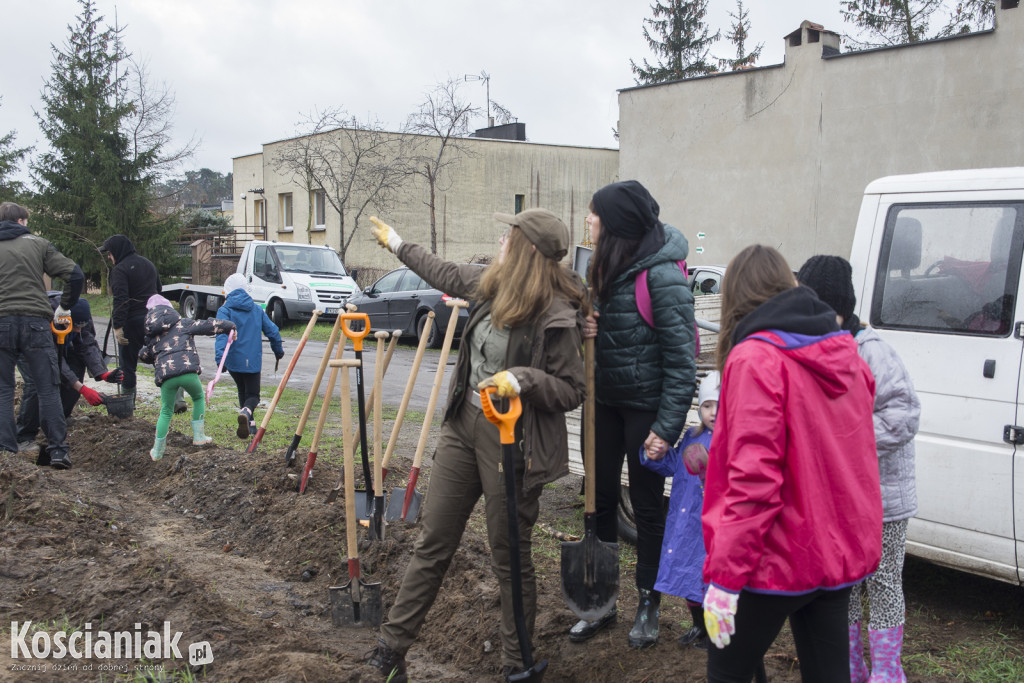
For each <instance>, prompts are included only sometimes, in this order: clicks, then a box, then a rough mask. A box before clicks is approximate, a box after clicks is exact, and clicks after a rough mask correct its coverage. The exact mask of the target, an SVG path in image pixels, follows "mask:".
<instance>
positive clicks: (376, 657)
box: [366, 638, 409, 683]
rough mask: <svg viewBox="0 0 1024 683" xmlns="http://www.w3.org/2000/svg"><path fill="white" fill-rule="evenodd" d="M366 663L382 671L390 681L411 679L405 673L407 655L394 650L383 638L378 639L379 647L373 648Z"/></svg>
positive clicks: (400, 681) (394, 682) (398, 681)
mask: <svg viewBox="0 0 1024 683" xmlns="http://www.w3.org/2000/svg"><path fill="white" fill-rule="evenodd" d="M366 663H367V664H369V665H370V666H372V667H373V668H374V669H377V670H378V671H380V673H381V675H382V676H384V678H385V679H386V680H387V682H388V683H406V681H408V680H409V677H408V676H406V675H405V656H404V655H400V654H398V653H397V652H395V651H394V650H392V649H391V646H389V645H388V644H387V643H386V642H384V639H383V638H379V639H378V640H377V647H375V648H373V651H372V652H371V653H370V658H369V660H368V661H367V662H366Z"/></svg>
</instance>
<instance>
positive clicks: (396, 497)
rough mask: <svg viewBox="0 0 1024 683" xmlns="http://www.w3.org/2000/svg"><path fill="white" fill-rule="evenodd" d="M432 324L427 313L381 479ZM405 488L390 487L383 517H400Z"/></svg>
mask: <svg viewBox="0 0 1024 683" xmlns="http://www.w3.org/2000/svg"><path fill="white" fill-rule="evenodd" d="M433 325H434V312H433V311H430V312H429V313H427V322H426V323H425V324H424V325H423V331H422V333H421V334H420V343H419V346H417V347H416V357H415V358H413V361H412V370H411V371H410V372H409V379H408V380H407V381H406V383H405V393H404V394H402V402H401V403H400V404H399V406H398V414H397V415H395V424H394V425H393V426H392V427H391V437H390V438H389V439H388V448H387V451H386V452H385V453H384V460H383V461H382V462H381V479H383V478H384V477H385V476H387V469H388V465H389V464H390V463H391V454H392V453H394V452H395V445H396V444H397V443H398V433H399V432H400V431H401V430H402V422H403V421H404V420H405V411H406V409H407V408H408V407H409V399H410V398H412V390H413V389H414V388H415V387H416V378H417V377H418V376H419V371H420V363H421V362H422V361H423V352H424V351H426V349H427V340H428V339H430V328H431V327H432V326H433ZM406 490H407V489H400V488H396V489H392V491H391V498H390V500H388V507H387V510H386V511H385V513H384V519H385V520H386V521H388V522H393V521H395V520H396V519H401V518H402V506H403V505H404V503H396V502H395V501H404V499H405V493H406Z"/></svg>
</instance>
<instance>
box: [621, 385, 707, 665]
mask: <svg viewBox="0 0 1024 683" xmlns="http://www.w3.org/2000/svg"><path fill="white" fill-rule="evenodd" d="M720 384H721V376H720V375H719V374H718V373H717V372H709V373H708V375H707V377H705V378H704V379H703V380H701V383H700V389H699V391H698V393H697V403H698V409H697V412H698V414H699V415H700V424H698V425H695V426H693V427H690V428H689V429H687V430H686V433H685V434H684V435H683V438H682V439H681V440H680V441H679V443H678V444H676V445H675V446H674V447H672V448H670V449H669V450H668V451H667V452H666V453H665V455H664V457H662V458H658V456H657V454H656V453H650V454H649V453H647V452H646V451H645V450H644V449H643V448H642V447H641V449H640V462H642V463H643V464H644V466H645V467H647V468H648V469H650V470H652V471H654V472H657V473H658V474H660V475H662V476H663V477H672V494H671V496H670V497H669V509H668V515H667V517H666V519H665V540H664V541H663V542H662V546H661V561H660V562H659V564H658V580H657V581H656V582H655V584H654V589H655V590H657V591H661V592H662V593H668V594H669V595H677V596H679V597H681V598H685V599H686V605H687V607H689V609H690V616H691V617H693V626H692V627H691V628H690V630H688V631H687V632H686V633H684V634H683V635H682V636H680V637H679V641H678V642H679V644H680V645H690V644H692V645H693V646H694V647H696V648H699V649H701V650H707V649H708V644H709V641H708V632H707V628H706V627H705V626H704V607H703V602H704V593H705V589H706V586H705V585H704V582H703V578H702V572H703V568H704V557H705V554H706V553H705V551H704V532H703V531H702V527H701V511H702V510H703V507H704V472H705V471H706V470H707V463H708V448H710V446H711V434H712V430H713V429H714V427H715V416H716V415H717V413H718V387H719V385H720Z"/></svg>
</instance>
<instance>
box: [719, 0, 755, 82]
mask: <svg viewBox="0 0 1024 683" xmlns="http://www.w3.org/2000/svg"><path fill="white" fill-rule="evenodd" d="M749 15H750V12H749V11H748V10H747V9H746V8H745V7H743V0H736V13H735V14H733V13H732V12H729V16H730V17H732V18H733V19H734V20H735V21H734V22H733V24H732V28H731V30H730V31H729V32H728V33H726V34H725V39H726V40H727V41H729V42H730V43H732V44H733V45H735V46H736V59H720V60H718V64H719V66H720V67H721V68H722V69H729V70H730V71H736V70H737V69H745V68H747V67H751V66H754V62H756V61H757V60H758V58H760V56H761V50H762V49H763V48H764V43H758V45H757V47H755V48H754V49H753V50H751V51H750V52H747V38H748V37H750V17H749Z"/></svg>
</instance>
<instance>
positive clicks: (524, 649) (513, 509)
mask: <svg viewBox="0 0 1024 683" xmlns="http://www.w3.org/2000/svg"><path fill="white" fill-rule="evenodd" d="M495 391H497V388H496V387H486V388H485V389H484V390H483V391H481V392H480V407H481V408H482V409H483V411H484V416H485V417H486V418H487V419H488V420H490V421H491V422H493V423H494V424H495V425H497V427H498V433H499V434H500V439H501V471H502V476H503V478H504V479H505V503H506V506H507V508H508V510H507V517H508V548H509V562H508V564H509V572H510V573H511V575H512V613H513V614H514V615H515V621H516V635H517V636H518V637H519V652H520V654H521V655H522V657H523V669H524V671H522V672H521V673H518V674H513V675H511V676H509V677H508V678H507V679H506V680H509V681H538V682H539V681H542V680H544V670H545V669H547V668H548V660H546V659H544V660H541V661H540V662H538V663H537V664H534V662H533V652H532V651H531V648H530V637H529V635H528V634H527V632H526V613H525V610H524V609H523V574H522V572H523V569H522V559H521V558H520V557H519V506H518V505H517V504H516V459H515V458H516V456H515V442H516V421H517V420H518V419H519V416H520V415H521V414H522V412H523V404H522V401H520V400H519V397H518V396H513V397H512V398H511V399H509V409H508V412H506V413H499V412H498V411H497V410H496V409H495V407H494V404H493V403H491V394H493V393H494V392H495Z"/></svg>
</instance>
